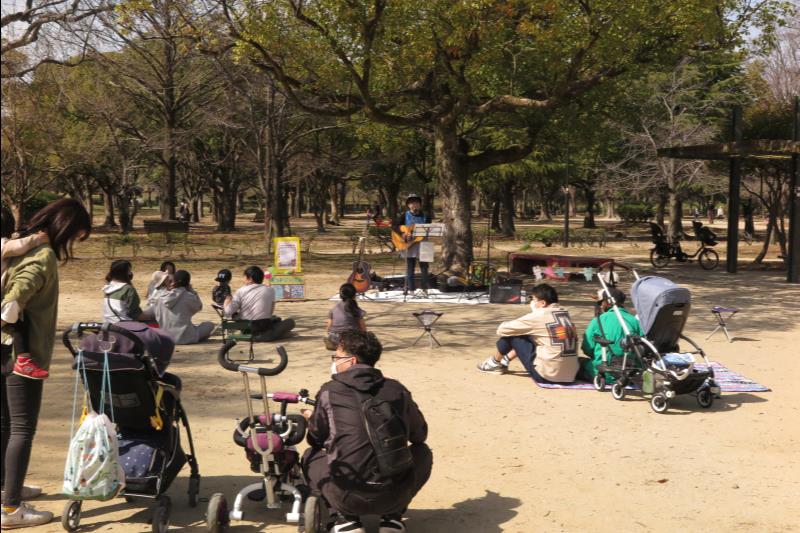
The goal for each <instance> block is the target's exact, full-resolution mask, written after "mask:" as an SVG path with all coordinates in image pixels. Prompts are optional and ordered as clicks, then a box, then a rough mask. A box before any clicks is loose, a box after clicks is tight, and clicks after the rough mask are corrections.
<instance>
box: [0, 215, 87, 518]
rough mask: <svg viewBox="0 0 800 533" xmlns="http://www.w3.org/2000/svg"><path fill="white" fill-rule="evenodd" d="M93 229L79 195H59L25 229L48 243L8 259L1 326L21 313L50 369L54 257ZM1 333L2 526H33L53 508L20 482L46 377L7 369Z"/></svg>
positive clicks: (68, 255)
mask: <svg viewBox="0 0 800 533" xmlns="http://www.w3.org/2000/svg"><path fill="white" fill-rule="evenodd" d="M91 229H92V223H91V218H90V217H89V213H87V212H86V209H85V208H84V207H83V205H82V204H81V203H80V202H78V201H77V200H73V199H63V200H58V201H56V202H53V203H51V204H50V205H48V206H46V207H44V208H43V209H41V210H40V211H39V212H37V213H36V214H35V215H33V218H31V220H30V224H29V225H28V227H27V229H26V230H25V231H24V232H23V234H27V235H30V234H33V233H35V232H37V231H42V232H44V233H46V234H47V236H48V240H49V243H47V244H42V245H40V246H37V247H36V248H33V249H31V250H29V251H28V253H26V254H25V255H22V256H20V257H15V258H13V259H11V261H9V267H8V279H7V281H6V286H5V292H4V293H3V299H2V304H0V305H1V306H0V315H1V316H0V318H2V322H1V323H0V326H3V327H4V326H5V325H6V324H7V323H8V324H10V323H16V322H17V321H18V320H20V319H23V320H24V321H25V324H26V328H27V331H28V335H29V339H30V340H29V348H30V358H31V359H32V360H33V361H34V362H35V363H36V364H37V366H38V367H39V368H42V369H44V370H48V368H49V367H50V360H51V359H52V356H53V345H54V343H55V331H56V315H57V312H58V263H57V261H58V260H61V262H62V263H66V262H67V261H69V260H70V259H72V257H73V254H72V245H73V243H74V242H75V241H76V240H81V241H82V240H85V239H86V238H87V237H88V236H89V233H90V232H91ZM6 336H7V335H6V333H5V332H4V333H3V343H4V344H3V346H4V348H3V355H2V358H3V368H4V371H3V373H2V392H3V399H2V446H3V449H2V455H3V457H2V459H3V489H4V491H3V508H2V518H1V519H0V521H1V522H2V528H3V529H11V528H19V527H29V526H36V525H40V524H45V523H47V522H49V521H50V520H52V518H53V514H52V513H50V512H47V511H37V510H35V509H34V508H32V507H30V506H28V505H26V504H24V503H22V500H23V499H30V498H35V497H36V496H38V495H39V494H41V489H38V488H36V487H24V486H23V483H24V481H25V475H26V473H27V471H28V462H29V460H30V456H31V445H32V444H33V435H34V433H35V432H36V423H37V421H38V419H39V407H40V405H41V403H42V389H43V385H44V381H43V380H41V379H33V378H30V377H25V376H21V375H17V374H7V373H6V371H5V369H7V368H8V359H9V358H10V356H11V353H10V352H11V351H12V350H10V349H8V348H7V347H6V345H5V342H6V340H7V339H6Z"/></svg>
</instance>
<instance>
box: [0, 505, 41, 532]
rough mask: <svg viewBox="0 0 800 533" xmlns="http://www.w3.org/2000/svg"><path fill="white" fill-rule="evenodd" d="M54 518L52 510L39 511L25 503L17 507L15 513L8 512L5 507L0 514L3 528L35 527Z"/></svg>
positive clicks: (0, 522) (0, 523) (0, 525)
mask: <svg viewBox="0 0 800 533" xmlns="http://www.w3.org/2000/svg"><path fill="white" fill-rule="evenodd" d="M51 520H53V513H51V512H50V511H37V510H36V509H34V508H33V507H30V506H29V505H27V504H25V503H23V504H20V506H19V507H17V510H16V511H14V512H13V513H7V512H6V510H5V509H3V510H2V515H0V528H1V529H16V528H18V527H33V526H40V525H42V524H47V523H48V522H50V521H51Z"/></svg>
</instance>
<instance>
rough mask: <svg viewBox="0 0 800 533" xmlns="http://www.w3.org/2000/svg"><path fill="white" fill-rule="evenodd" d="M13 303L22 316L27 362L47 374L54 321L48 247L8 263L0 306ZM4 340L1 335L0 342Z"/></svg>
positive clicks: (54, 267)
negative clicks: (6, 279) (6, 277)
mask: <svg viewBox="0 0 800 533" xmlns="http://www.w3.org/2000/svg"><path fill="white" fill-rule="evenodd" d="M14 300H16V302H17V304H18V305H19V307H20V309H21V311H22V313H24V319H25V322H26V324H27V327H28V348H29V349H30V352H31V359H33V361H34V362H35V363H36V364H37V365H39V368H42V369H44V370H47V369H48V368H50V360H51V359H52V358H53V345H54V343H55V333H56V319H57V318H58V263H57V261H56V254H55V252H54V251H53V249H52V248H50V245H49V244H43V245H41V246H37V247H36V248H34V249H32V250H30V251H29V252H28V253H27V254H25V255H23V256H20V257H14V258H12V259H11V260H10V261H9V265H8V281H7V282H6V286H5V292H4V293H3V301H2V306H3V307H4V306H5V305H6V304H7V303H10V302H13V301H14ZM12 327H13V326H12ZM4 329H5V328H4ZM8 336H9V335H8V333H7V332H6V331H4V332H3V339H2V340H3V342H6V341H7V340H8Z"/></svg>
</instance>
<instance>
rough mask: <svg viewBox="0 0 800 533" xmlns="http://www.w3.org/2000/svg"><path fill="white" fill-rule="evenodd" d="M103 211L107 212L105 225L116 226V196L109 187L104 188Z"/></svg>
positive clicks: (108, 226)
mask: <svg viewBox="0 0 800 533" xmlns="http://www.w3.org/2000/svg"><path fill="white" fill-rule="evenodd" d="M102 191H103V211H104V212H105V220H103V226H105V227H107V228H116V227H117V223H116V221H114V196H113V195H112V193H111V191H110V190H109V189H107V188H103V189H102Z"/></svg>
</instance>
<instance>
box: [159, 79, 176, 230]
mask: <svg viewBox="0 0 800 533" xmlns="http://www.w3.org/2000/svg"><path fill="white" fill-rule="evenodd" d="M168 91H169V92H171V91H172V89H169V90H168ZM174 123H175V118H174V117H172V116H168V117H167V121H166V126H165V128H164V137H165V139H164V151H163V156H162V157H163V159H164V176H163V177H162V179H161V206H160V207H161V209H160V211H161V219H162V220H175V218H176V217H175V207H176V205H177V203H178V201H177V194H178V192H177V186H176V183H177V168H178V159H177V157H176V155H175V126H174Z"/></svg>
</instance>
